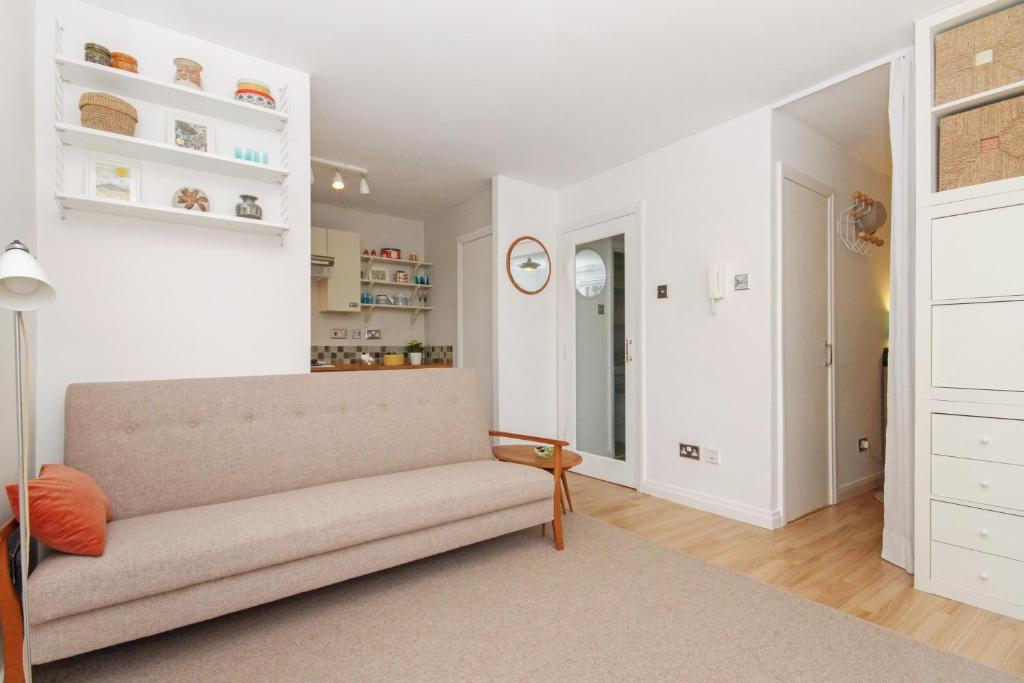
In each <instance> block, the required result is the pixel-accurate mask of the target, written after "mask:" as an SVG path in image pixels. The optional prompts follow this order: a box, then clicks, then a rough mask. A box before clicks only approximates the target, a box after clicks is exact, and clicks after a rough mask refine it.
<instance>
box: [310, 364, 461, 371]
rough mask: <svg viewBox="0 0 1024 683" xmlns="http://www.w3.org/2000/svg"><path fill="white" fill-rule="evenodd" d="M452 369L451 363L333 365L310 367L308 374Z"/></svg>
mask: <svg viewBox="0 0 1024 683" xmlns="http://www.w3.org/2000/svg"><path fill="white" fill-rule="evenodd" d="M450 367H452V364H451V363H425V364H423V365H363V364H361V363H360V364H359V365H353V364H348V365H335V366H333V367H316V366H311V367H310V368H309V370H310V372H363V371H367V370H430V369H434V370H436V369H443V368H450Z"/></svg>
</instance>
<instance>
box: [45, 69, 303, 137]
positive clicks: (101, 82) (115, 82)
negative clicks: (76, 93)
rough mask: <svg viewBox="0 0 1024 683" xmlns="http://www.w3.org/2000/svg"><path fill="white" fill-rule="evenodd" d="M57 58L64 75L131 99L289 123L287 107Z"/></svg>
mask: <svg viewBox="0 0 1024 683" xmlns="http://www.w3.org/2000/svg"><path fill="white" fill-rule="evenodd" d="M56 62H57V73H58V75H59V76H60V78H61V79H63V80H65V81H68V82H70V83H75V84H77V85H81V86H83V87H85V88H90V89H95V90H103V91H108V92H113V93H115V94H117V95H119V96H123V97H127V98H129V99H130V98H136V99H139V100H143V101H145V102H150V103H152V104H158V105H161V106H165V107H172V108H175V109H181V110H185V111H190V112H193V113H196V114H203V115H204V116H209V117H212V118H215V119H223V120H225V121H231V122H232V123H237V124H240V125H243V126H251V127H253V128H261V129H263V130H282V129H284V127H285V126H286V125H287V123H288V114H287V113H285V112H283V111H280V110H274V109H266V108H264V107H257V106H255V105H252V104H247V103H245V102H239V101H238V100H235V99H232V98H230V97H224V96H222V95H214V94H212V93H208V92H206V91H203V90H196V89H195V88H189V87H186V86H183V85H177V84H176V83H173V82H170V81H162V80H158V79H155V78H150V77H148V76H140V75H139V74H134V73H131V72H130V71H123V70H121V69H114V68H111V67H106V66H101V65H99V64H93V63H92V62H86V61H84V60H80V59H71V58H68V57H64V56H61V55H57V56H56Z"/></svg>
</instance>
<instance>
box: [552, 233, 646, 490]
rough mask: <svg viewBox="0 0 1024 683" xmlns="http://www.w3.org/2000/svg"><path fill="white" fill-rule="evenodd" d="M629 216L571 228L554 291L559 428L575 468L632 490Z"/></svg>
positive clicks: (633, 326)
mask: <svg viewBox="0 0 1024 683" xmlns="http://www.w3.org/2000/svg"><path fill="white" fill-rule="evenodd" d="M636 225H637V222H636V215H635V214H629V215H626V216H622V217H618V218H614V219H610V220H606V221H603V222H600V223H597V224H594V225H589V226H586V227H583V228H579V229H576V230H573V231H570V232H568V233H567V234H566V236H565V239H564V240H563V242H562V247H563V248H562V253H563V254H565V260H564V262H563V268H562V269H561V272H562V273H563V274H564V275H565V282H564V286H562V287H561V288H560V292H561V293H562V295H561V303H562V305H561V306H560V311H561V315H560V318H561V324H562V337H563V340H564V346H563V349H562V350H563V353H562V354H561V356H562V357H561V366H562V372H561V373H560V379H561V391H560V394H561V397H562V410H561V411H560V417H561V422H562V424H561V432H562V434H564V438H565V439H566V440H567V441H569V442H570V443H571V444H572V445H571V446H570V448H571V449H572V450H575V451H577V452H578V453H580V455H582V456H583V463H582V464H581V465H579V466H578V467H577V468H576V470H575V471H577V472H579V473H580V474H585V475H587V476H591V477H597V478H598V479H604V480H606V481H611V482H614V483H616V484H622V485H623V486H630V487H634V488H635V487H636V483H637V478H638V475H637V463H638V462H639V453H638V443H639V440H638V439H637V425H638V420H637V417H636V416H637V398H636V397H637V382H638V378H639V373H638V372H637V366H638V364H637V360H636V354H637V344H636V334H637V330H638V328H639V314H638V311H639V298H638V296H639V287H638V286H637V283H638V282H639V272H638V268H637V247H636V232H637V231H636Z"/></svg>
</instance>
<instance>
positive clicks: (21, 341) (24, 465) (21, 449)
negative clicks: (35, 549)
mask: <svg viewBox="0 0 1024 683" xmlns="http://www.w3.org/2000/svg"><path fill="white" fill-rule="evenodd" d="M26 345H27V344H26V337H25V317H24V314H23V313H22V312H21V311H15V312H14V356H15V366H16V369H17V375H18V376H17V378H16V379H15V382H14V386H15V393H16V396H17V403H18V409H17V410H18V456H19V458H20V459H21V468H20V469H21V471H20V473H19V475H18V518H19V519H20V523H19V524H18V534H19V538H20V541H21V542H20V543H19V545H20V546H21V548H20V554H21V618H22V624H23V627H22V630H23V632H24V636H23V641H22V663H23V664H22V666H23V668H24V671H25V681H26V682H27V683H32V650H31V648H30V647H29V637H28V630H29V629H28V570H29V562H30V561H31V556H32V553H31V545H30V544H31V542H32V537H31V534H30V533H29V519H28V477H29V472H28V470H29V450H28V438H27V434H28V431H29V429H28V426H29V425H28V410H27V409H26V407H25V387H24V383H25V371H24V366H25V365H27V363H25V360H24V358H23V356H24V347H25V346H26ZM5 560H6V558H5Z"/></svg>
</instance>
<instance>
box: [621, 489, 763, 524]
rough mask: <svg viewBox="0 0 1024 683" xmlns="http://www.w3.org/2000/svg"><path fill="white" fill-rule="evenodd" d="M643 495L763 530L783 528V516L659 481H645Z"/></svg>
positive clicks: (641, 490)
mask: <svg viewBox="0 0 1024 683" xmlns="http://www.w3.org/2000/svg"><path fill="white" fill-rule="evenodd" d="M640 492H641V493H646V494H649V495H652V496H655V497H657V498H664V499H665V500H671V501H672V502H673V503H679V504H680V505H685V506H687V507H691V508H696V509H698V510H704V511H705V512H712V513H714V514H716V515H722V516H723V517H728V518H729V519H735V520H736V521H738V522H744V523H746V524H753V525H754V526H759V527H761V528H762V529H778V528H779V527H781V526H782V514H781V513H779V512H777V511H776V512H772V511H771V510H768V509H766V508H758V507H754V506H753V505H747V504H746V503H739V502H737V501H735V500H729V499H728V498H719V497H718V496H709V495H708V494H706V493H701V492H699V491H693V490H690V489H684V488H681V487H679V486H674V485H672V484H663V483H661V482H657V481H651V480H650V479H645V480H644V482H643V484H642V485H641V487H640Z"/></svg>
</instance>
